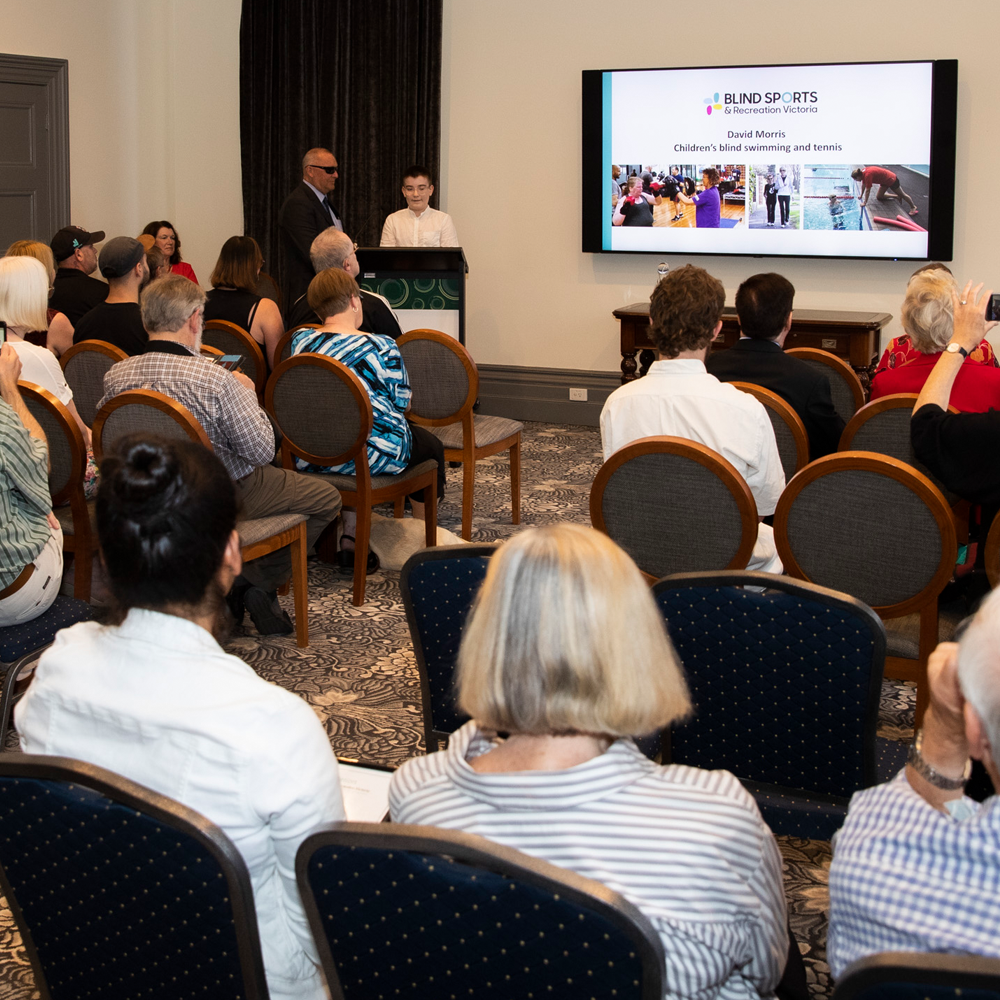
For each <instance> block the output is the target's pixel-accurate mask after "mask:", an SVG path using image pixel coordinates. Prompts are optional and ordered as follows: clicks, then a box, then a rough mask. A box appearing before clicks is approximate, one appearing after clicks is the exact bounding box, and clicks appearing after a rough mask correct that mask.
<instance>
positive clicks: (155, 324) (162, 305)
mask: <svg viewBox="0 0 1000 1000" xmlns="http://www.w3.org/2000/svg"><path fill="white" fill-rule="evenodd" d="M204 304H205V293H204V292H203V291H202V290H201V289H200V288H199V287H198V286H197V285H196V284H195V283H194V282H193V281H191V280H190V279H189V278H185V277H184V275H182V274H165V275H164V276H163V277H162V278H157V279H156V280H155V281H151V282H150V283H149V284H148V285H147V286H146V287H145V288H144V289H143V292H142V298H141V300H140V308H141V309H142V325H143V326H144V327H145V328H146V332H147V333H176V332H177V331H178V330H179V329H180V328H181V327H182V326H183V325H184V324H185V323H186V322H187V321H188V320H189V319H190V318H191V314H192V313H193V312H194V311H195V310H196V309H197V308H199V307H200V306H203V305H204Z"/></svg>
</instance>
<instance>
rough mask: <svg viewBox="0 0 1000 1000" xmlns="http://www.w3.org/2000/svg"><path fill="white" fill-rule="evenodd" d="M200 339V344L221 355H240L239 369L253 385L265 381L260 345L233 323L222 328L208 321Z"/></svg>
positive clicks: (264, 365)
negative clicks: (217, 350) (206, 345)
mask: <svg viewBox="0 0 1000 1000" xmlns="http://www.w3.org/2000/svg"><path fill="white" fill-rule="evenodd" d="M201 339H202V343H205V344H208V345H209V347H216V348H218V349H219V350H220V351H222V353H223V354H239V355H242V357H243V364H242V366H241V367H242V368H243V371H244V373H245V374H246V376H247V378H249V379H251V380H252V381H253V383H254V385H259V386H263V384H264V382H265V381H266V379H267V362H265V361H264V358H263V355H262V353H261V349H260V345H259V344H258V343H257V341H255V340H254V339H253V337H251V336H250V334H249V333H248V332H247V331H246V330H244V329H242V328H241V327H238V326H236V324H235V323H226V324H225V326H223V325H222V323H220V322H218V321H210V322H208V323H206V324H205V329H204V332H203V333H202V335H201ZM254 348H256V350H254Z"/></svg>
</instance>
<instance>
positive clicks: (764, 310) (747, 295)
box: [736, 271, 795, 340]
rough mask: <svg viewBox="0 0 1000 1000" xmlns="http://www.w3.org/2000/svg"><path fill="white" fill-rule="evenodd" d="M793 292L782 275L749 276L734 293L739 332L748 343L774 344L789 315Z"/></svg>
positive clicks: (790, 285)
mask: <svg viewBox="0 0 1000 1000" xmlns="http://www.w3.org/2000/svg"><path fill="white" fill-rule="evenodd" d="M794 298H795V288H794V286H793V285H792V283H791V282H790V281H789V280H788V279H787V278H786V277H785V276H784V275H782V274H776V273H775V272H773V271H769V272H768V273H766V274H751V275H750V277H749V278H747V280H746V281H744V282H743V284H742V285H740V287H739V288H738V289H736V315H737V316H739V318H740V330H742V331H743V334H744V335H745V336H747V337H749V338H750V339H751V340H774V338H775V337H777V336H778V334H779V333H781V331H782V330H784V328H785V321H786V320H787V319H788V314H789V313H790V312H791V311H792V299H794Z"/></svg>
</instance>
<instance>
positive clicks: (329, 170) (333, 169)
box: [308, 163, 339, 174]
mask: <svg viewBox="0 0 1000 1000" xmlns="http://www.w3.org/2000/svg"><path fill="white" fill-rule="evenodd" d="M308 166H310V167H313V168H315V169H316V170H324V171H326V173H328V174H336V173H339V171H338V170H337V168H336V167H321V166H320V165H319V164H318V163H310V164H308Z"/></svg>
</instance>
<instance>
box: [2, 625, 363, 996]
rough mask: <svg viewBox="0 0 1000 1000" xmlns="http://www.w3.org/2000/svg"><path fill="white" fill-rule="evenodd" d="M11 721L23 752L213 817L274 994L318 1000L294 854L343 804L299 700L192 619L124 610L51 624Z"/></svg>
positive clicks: (330, 758)
mask: <svg viewBox="0 0 1000 1000" xmlns="http://www.w3.org/2000/svg"><path fill="white" fill-rule="evenodd" d="M15 718H16V721H17V729H18V732H19V733H20V736H21V749H22V750H24V751H25V752H26V753H40V754H55V755H59V756H65V757H75V758H77V759H78V760H84V761H87V762H89V763H92V764H97V765H98V766H100V767H106V768H108V769H109V770H111V771H115V772H117V773H118V774H121V775H123V776H124V777H126V778H129V779H131V780H132V781H136V782H138V783H139V784H141V785H145V786H146V787H147V788H151V789H153V790H154V791H156V792H159V793H160V794H161V795H167V796H169V797H170V798H172V799H176V800H177V801H178V802H181V803H183V804H184V805H186V806H188V807H190V808H191V809H195V810H196V811H198V812H200V813H201V814H202V815H204V816H206V817H207V818H208V819H210V820H211V821H212V822H213V823H215V824H217V825H218V826H220V827H221V828H222V829H223V831H224V832H225V833H226V835H227V836H228V837H229V838H230V839H231V840H232V841H233V843H234V844H235V845H236V848H237V849H238V850H239V852H240V854H241V855H242V856H243V860H244V861H245V862H246V864H247V868H248V869H249V870H250V879H251V881H252V883H253V896H254V905H255V907H256V910H257V921H258V924H259V927H260V943H261V949H262V951H263V956H264V967H265V971H266V972H267V981H268V987H269V989H270V994H271V998H272V1000H293V998H294V1000H326V997H327V993H326V989H325V987H324V985H323V981H322V976H321V973H320V971H319V959H318V956H317V953H316V947H315V943H314V942H313V939H312V935H311V934H310V932H309V926H308V923H307V921H306V916H305V912H304V911H303V909H302V903H301V900H300V899H299V893H298V889H297V887H296V884H295V852H296V850H297V849H298V847H299V844H301V843H302V841H303V840H304V839H305V837H306V836H307V835H308V834H309V833H310V832H312V831H313V830H315V829H316V828H317V827H318V826H321V825H323V824H326V823H332V822H336V821H338V820H342V819H344V818H345V813H344V804H343V798H342V796H341V791H340V778H339V775H338V772H337V760H336V758H335V757H334V755H333V751H332V750H331V749H330V742H329V740H328V739H327V736H326V733H325V732H324V730H323V727H322V725H321V724H320V722H319V719H317V717H316V715H315V713H314V712H313V710H312V709H311V708H310V707H309V705H308V704H307V703H306V702H305V701H303V700H302V699H301V698H299V697H298V696H297V695H294V694H292V693H291V692H290V691H286V690H284V688H280V687H277V686H276V685H274V684H269V683H268V682H267V681H265V680H263V679H262V678H261V677H259V676H258V675H257V674H256V673H255V672H254V671H253V669H252V668H251V667H250V666H249V665H248V664H246V663H244V662H243V661H242V660H240V659H237V658H236V657H235V656H230V655H229V654H228V653H225V652H224V651H223V650H222V648H221V647H220V646H219V644H218V643H217V642H216V641H215V639H213V638H212V636H211V635H210V634H209V633H208V632H207V631H206V630H205V629H203V628H202V627H201V626H199V625H196V624H195V623H194V622H191V621H188V620H187V619H184V618H177V617H175V616H174V615H165V614H160V613H159V612H156V611H146V610H141V609H135V608H133V609H132V610H131V611H130V612H129V614H128V617H127V618H126V619H125V621H124V622H123V623H122V624H121V625H119V626H113V627H108V626H101V625H98V624H97V623H96V622H84V623H83V624H80V625H75V626H73V627H72V628H69V629H64V630H63V631H62V632H60V633H59V634H58V635H57V636H56V641H55V644H54V645H53V646H52V647H51V648H50V649H48V650H46V652H45V653H44V654H43V656H42V658H41V661H40V662H39V665H38V667H37V669H36V674H35V677H34V679H33V681H32V684H31V687H30V688H29V690H28V692H27V693H26V694H25V696H24V698H23V699H22V700H21V702H20V704H19V705H18V706H17V709H16V712H15Z"/></svg>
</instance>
